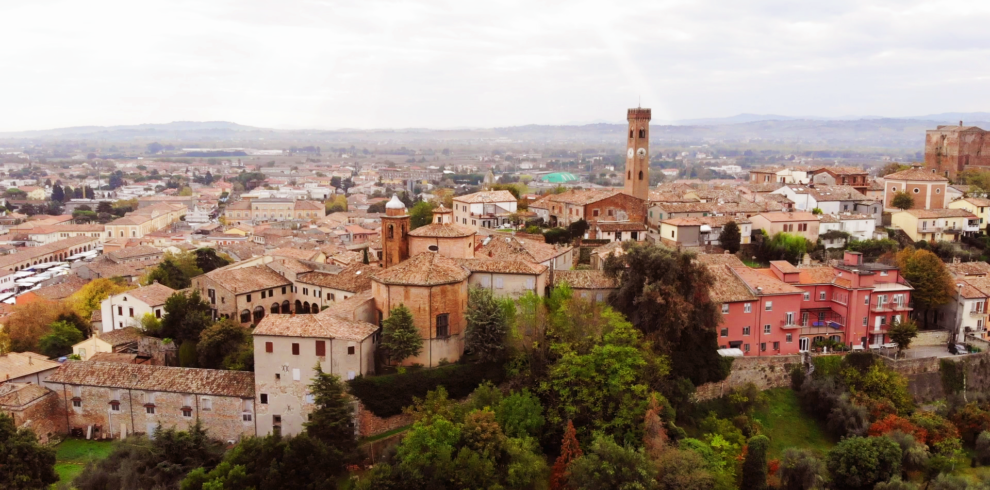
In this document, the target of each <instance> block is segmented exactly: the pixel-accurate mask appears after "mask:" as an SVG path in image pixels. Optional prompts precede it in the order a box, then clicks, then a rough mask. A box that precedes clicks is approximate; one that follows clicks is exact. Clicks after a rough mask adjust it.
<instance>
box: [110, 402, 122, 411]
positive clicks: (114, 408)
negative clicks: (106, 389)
mask: <svg viewBox="0 0 990 490" xmlns="http://www.w3.org/2000/svg"><path fill="white" fill-rule="evenodd" d="M110 411H111V412H113V413H118V412H120V402H118V401H112V402H110Z"/></svg>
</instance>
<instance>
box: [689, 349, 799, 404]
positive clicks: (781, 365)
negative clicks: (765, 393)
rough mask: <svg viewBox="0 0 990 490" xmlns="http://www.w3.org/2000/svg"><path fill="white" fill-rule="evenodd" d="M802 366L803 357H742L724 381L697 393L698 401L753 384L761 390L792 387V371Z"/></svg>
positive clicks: (699, 389) (705, 386)
mask: <svg viewBox="0 0 990 490" xmlns="http://www.w3.org/2000/svg"><path fill="white" fill-rule="evenodd" d="M800 364H801V356H799V355H792V356H768V357H742V358H736V359H735V360H733V361H732V371H731V372H730V373H729V377H728V378H726V379H725V380H724V381H720V382H717V383H706V384H703V385H701V386H699V387H698V389H697V390H696V391H695V398H696V399H697V400H698V401H704V400H711V399H714V398H718V397H720V396H722V395H725V394H726V393H728V392H729V390H731V389H733V388H738V387H741V386H744V385H746V384H747V383H753V384H755V385H756V386H757V388H759V389H761V390H769V389H771V388H782V387H788V386H790V385H791V369H793V368H794V366H797V365H800Z"/></svg>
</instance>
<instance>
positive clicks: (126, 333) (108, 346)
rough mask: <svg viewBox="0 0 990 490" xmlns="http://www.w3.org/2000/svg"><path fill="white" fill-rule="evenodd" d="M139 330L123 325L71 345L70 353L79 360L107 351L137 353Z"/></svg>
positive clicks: (88, 358)
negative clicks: (120, 327)
mask: <svg viewBox="0 0 990 490" xmlns="http://www.w3.org/2000/svg"><path fill="white" fill-rule="evenodd" d="M141 337H142V335H141V331H140V330H138V329H137V328H135V327H125V328H122V329H117V330H113V331H110V332H104V333H99V334H97V335H94V336H92V337H90V338H88V339H86V340H83V341H82V342H79V343H78V344H75V345H73V346H72V353H73V354H75V355H77V356H79V360H81V361H88V360H90V358H92V357H93V356H94V355H96V354H99V353H108V352H126V353H137V350H138V341H139V340H140V339H141Z"/></svg>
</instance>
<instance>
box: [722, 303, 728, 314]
mask: <svg viewBox="0 0 990 490" xmlns="http://www.w3.org/2000/svg"><path fill="white" fill-rule="evenodd" d="M728 313H729V304H728V303H722V314H723V315H726V314H728Z"/></svg>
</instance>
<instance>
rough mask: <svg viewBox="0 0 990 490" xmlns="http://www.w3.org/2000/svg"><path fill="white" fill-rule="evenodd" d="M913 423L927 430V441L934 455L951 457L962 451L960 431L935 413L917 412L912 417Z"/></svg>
mask: <svg viewBox="0 0 990 490" xmlns="http://www.w3.org/2000/svg"><path fill="white" fill-rule="evenodd" d="M910 420H911V423H912V424H914V425H917V426H918V427H921V428H922V429H925V431H927V432H928V438H927V440H926V441H925V442H926V443H927V444H928V447H929V448H930V449H931V451H932V453H933V454H937V455H943V456H950V455H952V454H953V453H955V452H956V451H958V450H960V449H962V442H961V441H960V440H959V430H958V429H956V426H955V425H952V423H951V422H949V421H948V420H946V419H945V417H942V416H941V415H938V414H937V413H934V412H925V411H917V412H915V413H914V414H913V415H911V418H910Z"/></svg>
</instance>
